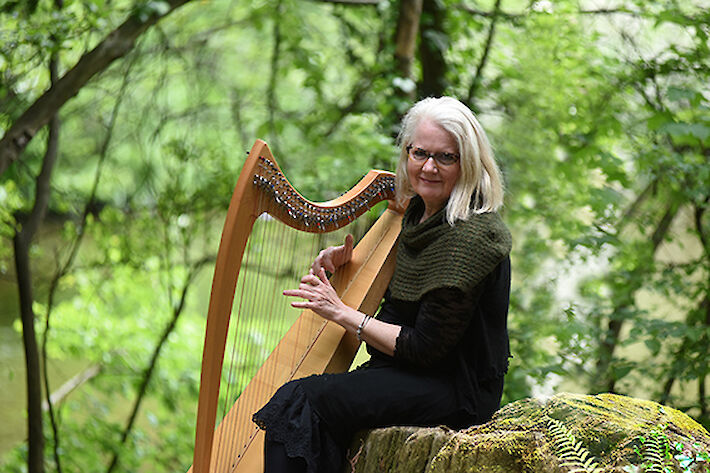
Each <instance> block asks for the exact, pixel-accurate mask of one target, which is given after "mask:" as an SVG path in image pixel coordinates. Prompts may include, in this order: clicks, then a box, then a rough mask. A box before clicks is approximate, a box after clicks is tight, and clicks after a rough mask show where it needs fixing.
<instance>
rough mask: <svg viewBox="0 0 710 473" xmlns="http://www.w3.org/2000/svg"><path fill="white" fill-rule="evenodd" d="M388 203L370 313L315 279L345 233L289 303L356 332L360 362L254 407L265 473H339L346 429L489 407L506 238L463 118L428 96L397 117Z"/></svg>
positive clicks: (497, 371) (464, 113)
mask: <svg viewBox="0 0 710 473" xmlns="http://www.w3.org/2000/svg"><path fill="white" fill-rule="evenodd" d="M399 143H400V145H401V153H400V159H399V164H398V167H397V199H398V200H399V201H400V203H406V201H407V199H410V202H409V205H408V207H407V210H406V212H405V214H404V218H403V220H402V230H401V233H400V237H399V244H398V248H397V259H396V265H395V270H394V275H393V277H392V281H391V282H390V285H389V287H388V289H387V292H386V293H385V299H384V302H383V304H382V307H381V309H380V311H379V314H378V315H377V317H376V318H374V319H371V318H370V317H368V316H366V315H364V314H362V313H360V312H358V311H357V310H355V309H352V308H350V307H347V306H346V305H345V304H343V302H342V301H341V300H340V299H339V298H338V296H337V294H336V293H335V291H334V290H333V288H332V286H331V285H330V283H329V282H328V279H326V275H325V270H329V271H336V270H337V267H338V266H340V265H342V264H345V263H346V262H347V261H349V259H350V255H351V251H352V238H350V237H348V238H346V241H345V244H344V245H342V246H338V247H331V248H328V249H326V250H323V251H322V252H321V253H320V254H319V255H318V257H317V258H316V260H315V261H314V263H313V265H312V267H311V270H310V272H309V274H307V275H306V276H304V277H303V279H302V280H301V284H300V286H299V288H298V289H294V290H289V291H285V292H284V294H286V295H287V296H295V297H299V298H302V299H303V300H302V301H297V302H293V303H292V305H293V306H294V307H299V308H308V309H312V310H313V311H314V312H316V313H317V314H318V315H320V316H321V317H324V318H326V319H328V320H332V321H333V322H336V323H338V324H340V325H342V326H343V327H344V328H345V329H346V330H349V331H352V332H353V333H356V334H357V336H358V338H359V339H360V340H361V341H364V342H365V343H366V344H367V349H368V352H369V353H370V355H371V358H370V360H369V361H368V362H367V363H365V364H364V365H363V366H361V367H359V368H358V369H356V370H354V371H351V372H349V373H341V374H324V375H316V376H311V377H308V378H304V379H299V380H295V381H292V382H290V383H287V384H286V385H284V386H282V387H281V388H280V389H279V391H277V393H276V394H275V395H274V397H273V398H272V399H271V401H269V403H268V404H267V405H266V406H264V407H263V408H262V409H261V410H260V411H259V412H257V413H256V414H255V415H254V421H255V422H256V423H257V424H258V425H259V426H260V427H261V428H263V429H265V430H266V447H265V471H267V472H276V471H279V472H285V471H304V472H305V471H308V472H309V473H313V472H335V471H339V469H340V467H341V465H342V463H343V457H344V452H345V449H346V448H347V445H348V443H349V442H350V441H351V438H352V435H353V434H354V433H355V432H356V431H358V430H361V429H366V428H373V427H383V426H390V425H416V426H434V425H442V424H443V425H448V426H450V427H453V428H463V427H466V426H470V425H473V424H478V423H482V422H485V421H487V420H488V419H490V417H491V416H492V415H493V413H494V412H495V411H496V410H497V409H498V408H499V406H500V399H501V395H502V392H503V376H504V374H505V373H506V371H507V368H508V358H509V356H510V354H509V353H510V352H509V346H508V332H507V325H506V320H507V314H508V300H509V291H510V260H509V257H508V254H509V252H510V247H511V238H510V233H509V232H508V230H507V228H506V227H505V225H504V224H503V222H502V221H501V218H500V216H499V215H498V213H497V210H498V209H499V208H500V207H501V205H502V203H503V186H502V183H501V178H500V172H499V170H498V167H497V166H496V163H495V161H494V158H493V153H492V151H491V148H490V145H489V143H488V139H487V138H486V135H485V133H484V131H483V129H482V128H481V125H480V124H479V123H478V121H477V120H476V118H475V117H474V115H473V113H471V111H470V110H469V109H468V108H467V107H466V106H465V105H463V104H462V103H461V102H459V101H458V100H456V99H453V98H449V97H442V98H428V99H424V100H422V101H420V102H418V103H417V104H415V105H414V106H413V107H412V108H411V109H410V110H409V112H408V113H407V115H406V116H405V117H404V120H403V123H402V131H401V133H400V136H399Z"/></svg>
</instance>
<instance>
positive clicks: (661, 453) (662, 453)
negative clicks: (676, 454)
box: [639, 429, 673, 473]
mask: <svg viewBox="0 0 710 473" xmlns="http://www.w3.org/2000/svg"><path fill="white" fill-rule="evenodd" d="M639 439H640V440H641V443H642V444H643V468H644V471H645V472H646V473H668V472H670V471H673V469H672V468H671V467H670V465H669V462H668V458H670V456H671V455H670V444H669V442H668V437H666V435H665V434H663V433H662V432H661V431H659V430H657V429H654V430H652V431H651V432H649V434H648V436H645V437H639Z"/></svg>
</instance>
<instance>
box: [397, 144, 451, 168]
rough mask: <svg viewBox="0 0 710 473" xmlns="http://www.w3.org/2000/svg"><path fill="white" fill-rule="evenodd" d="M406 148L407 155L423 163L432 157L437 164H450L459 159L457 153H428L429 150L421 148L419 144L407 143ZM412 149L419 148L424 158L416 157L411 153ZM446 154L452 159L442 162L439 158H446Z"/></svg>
mask: <svg viewBox="0 0 710 473" xmlns="http://www.w3.org/2000/svg"><path fill="white" fill-rule="evenodd" d="M405 149H406V150H407V155H409V157H410V158H411V159H413V160H414V161H416V162H419V163H425V162H427V161H428V160H429V158H433V159H434V162H436V164H437V166H452V165H454V164H456V163H457V162H459V160H460V159H461V155H460V154H458V153H446V152H438V153H430V152H429V150H426V149H424V148H421V147H419V146H414V145H407V147H406V148H405ZM412 150H421V151H423V152H424V156H425V158H426V159H418V158H417V157H416V156H415V155H414V154H413V153H412ZM447 156H450V157H452V158H453V161H451V162H442V161H441V159H446V158H447Z"/></svg>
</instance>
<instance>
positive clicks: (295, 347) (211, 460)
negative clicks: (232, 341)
mask: <svg viewBox="0 0 710 473" xmlns="http://www.w3.org/2000/svg"><path fill="white" fill-rule="evenodd" d="M385 199H387V200H390V201H393V200H394V174H392V173H389V172H384V171H370V172H369V173H368V174H367V175H366V176H365V177H364V178H363V179H362V180H360V182H358V183H357V184H356V185H355V186H354V187H353V188H352V189H351V190H349V191H348V192H346V193H345V194H343V195H342V196H341V197H339V198H337V199H335V200H332V201H329V202H324V203H314V202H310V201H308V200H306V199H304V198H303V197H302V196H301V195H300V194H298V192H296V191H295V190H294V189H293V187H291V185H290V184H289V183H288V181H287V180H286V178H285V177H284V176H283V174H282V173H281V171H280V169H279V167H278V165H277V164H276V161H275V160H274V157H273V155H272V154H271V151H270V150H269V148H268V146H267V145H266V143H265V142H263V141H260V140H257V141H256V143H255V144H254V146H253V147H252V150H251V152H250V153H249V156H248V158H247V160H246V162H245V164H244V167H243V169H242V172H241V174H240V176H239V179H238V182H237V185H236V187H235V190H234V193H233V195H232V199H231V202H230V205H229V209H228V212H227V218H226V222H225V225H224V230H223V232H222V239H221V242H220V247H219V252H218V254H217V261H216V264H215V272H214V278H213V281H212V293H211V296H210V302H209V309H208V314H207V328H206V334H205V344H204V351H203V358H202V372H201V379H200V391H199V401H198V409H197V425H196V436H195V452H194V457H193V466H192V468H191V470H190V471H193V472H194V473H208V472H209V473H216V472H220V473H222V472H245V473H246V472H248V473H254V472H260V471H263V466H262V462H263V437H264V433H263V431H260V430H259V429H258V427H257V426H256V425H255V424H253V423H252V421H251V417H252V415H253V413H254V412H255V411H256V410H258V409H259V408H261V407H262V406H263V405H264V404H265V403H266V401H268V399H270V397H271V396H272V395H273V393H274V392H275V391H276V390H277V389H278V388H279V387H280V386H281V385H282V384H283V383H285V382H287V381H289V380H291V379H295V378H299V377H303V376H307V375H310V374H314V373H324V372H338V371H345V370H347V369H348V367H349V366H350V364H351V363H352V360H353V357H354V355H355V353H356V351H357V348H358V345H359V343H358V342H357V340H356V339H355V337H354V336H353V335H352V334H347V333H346V332H345V330H344V329H343V328H342V327H340V326H339V325H337V324H335V323H332V322H325V321H324V320H323V319H321V318H320V317H318V316H317V315H316V314H314V313H313V312H311V311H309V310H304V311H303V312H302V313H301V315H300V316H299V317H298V319H297V320H296V322H295V323H294V324H293V326H292V327H291V328H290V329H289V330H288V332H287V333H286V335H285V337H284V338H283V339H282V340H281V342H279V344H278V346H277V348H276V349H275V350H274V351H273V352H272V353H271V354H270V355H269V356H268V358H267V359H266V361H265V362H264V363H263V365H261V367H260V368H259V369H258V372H257V374H256V375H255V376H254V377H253V378H252V379H251V381H250V382H249V383H248V385H247V386H246V387H245V388H244V389H243V391H242V392H241V394H240V395H239V398H238V399H237V400H236V402H235V403H234V405H233V406H232V407H231V409H229V411H228V412H227V413H226V414H225V415H224V417H223V418H222V420H221V422H220V424H219V426H218V427H217V428H216V429H215V424H216V423H217V422H216V416H217V410H218V402H219V391H220V383H221V375H222V369H223V359H224V355H225V346H226V341H227V331H228V327H229V320H230V317H231V313H232V306H233V303H234V296H235V288H236V284H237V278H238V273H239V271H240V268H241V267H242V257H243V255H244V251H245V247H246V245H247V240H248V237H249V234H250V232H251V231H252V228H253V227H254V223H255V221H256V220H257V218H258V217H259V216H260V215H262V214H263V213H268V214H269V215H271V216H273V217H275V218H277V219H278V220H280V221H281V222H283V223H284V224H286V225H288V226H290V227H293V228H295V229H297V230H300V231H305V232H313V233H320V232H330V231H334V230H336V229H338V228H340V227H342V226H344V225H345V224H347V223H348V222H350V221H352V220H354V219H356V218H357V217H359V216H360V215H362V214H363V213H364V212H366V211H367V210H368V209H369V208H370V207H371V206H373V205H374V204H376V203H378V202H380V201H382V200H385ZM389 207H390V208H388V209H386V210H385V212H384V213H383V214H382V216H381V217H380V218H379V219H378V220H377V222H375V224H374V225H373V226H372V227H371V229H370V230H369V231H368V232H367V234H366V235H365V236H364V237H363V238H362V239H361V240H360V241H359V242H358V243H357V245H356V246H355V249H354V251H353V257H352V260H351V262H350V263H349V264H347V265H346V266H344V267H342V268H340V269H339V270H338V272H337V273H336V275H337V276H338V278H337V282H333V285H334V286H335V288H336V290H337V291H338V294H339V295H340V297H341V298H342V300H343V301H344V302H345V303H346V304H348V305H349V306H351V307H355V308H357V309H358V310H361V311H363V312H366V313H369V314H373V313H374V312H375V311H376V310H377V307H378V306H379V303H380V301H381V300H382V297H383V294H384V291H385V289H386V287H387V285H388V284H389V280H390V278H391V276H392V271H393V268H394V253H395V252H394V251H393V249H394V247H395V243H396V240H397V236H398V234H399V230H400V222H401V209H397V208H395V209H392V208H391V207H394V206H393V205H390V206H389ZM314 256H315V255H314ZM303 270H304V272H305V268H303ZM304 327H305V328H304Z"/></svg>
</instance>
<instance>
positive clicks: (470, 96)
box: [466, 0, 501, 111]
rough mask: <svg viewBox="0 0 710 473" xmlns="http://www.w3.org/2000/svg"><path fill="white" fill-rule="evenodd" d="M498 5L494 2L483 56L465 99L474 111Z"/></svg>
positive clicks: (498, 9) (493, 32) (498, 11)
mask: <svg viewBox="0 0 710 473" xmlns="http://www.w3.org/2000/svg"><path fill="white" fill-rule="evenodd" d="M500 3H501V0H496V3H495V5H494V6H493V15H492V17H491V24H490V26H489V27H488V36H487V37H486V44H485V46H484V47H483V54H482V55H481V60H480V61H479V62H478V66H477V67H476V73H475V74H474V76H473V81H471V87H469V89H468V97H467V98H466V103H467V104H468V105H469V107H470V108H471V110H474V111H475V110H476V107H475V104H474V99H475V97H476V91H477V89H478V84H480V82H481V76H482V75H483V68H484V67H485V66H486V63H487V62H488V54H489V53H490V50H491V46H492V44H493V37H494V36H495V32H496V23H497V22H498V18H500V16H499V14H500Z"/></svg>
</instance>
